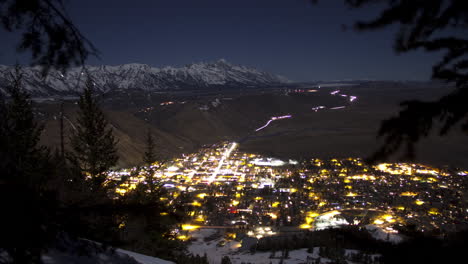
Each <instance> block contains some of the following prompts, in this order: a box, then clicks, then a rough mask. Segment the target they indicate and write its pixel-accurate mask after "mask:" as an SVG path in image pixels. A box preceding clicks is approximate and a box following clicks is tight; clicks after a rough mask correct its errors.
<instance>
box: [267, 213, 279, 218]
mask: <svg viewBox="0 0 468 264" xmlns="http://www.w3.org/2000/svg"><path fill="white" fill-rule="evenodd" d="M267 215H269V216H270V217H271V219H277V218H278V216H277V215H276V214H274V213H268V214H267Z"/></svg>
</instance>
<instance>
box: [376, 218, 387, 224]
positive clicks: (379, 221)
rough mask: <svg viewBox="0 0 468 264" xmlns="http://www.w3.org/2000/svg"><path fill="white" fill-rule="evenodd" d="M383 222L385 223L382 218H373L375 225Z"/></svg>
mask: <svg viewBox="0 0 468 264" xmlns="http://www.w3.org/2000/svg"><path fill="white" fill-rule="evenodd" d="M383 223H385V222H384V221H383V220H381V219H376V220H374V224H376V225H381V224H383Z"/></svg>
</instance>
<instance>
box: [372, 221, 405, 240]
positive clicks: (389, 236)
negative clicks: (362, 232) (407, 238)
mask: <svg viewBox="0 0 468 264" xmlns="http://www.w3.org/2000/svg"><path fill="white" fill-rule="evenodd" d="M366 230H367V231H368V232H369V233H370V234H371V235H372V237H373V238H375V239H377V240H382V241H386V242H390V243H393V244H398V243H400V242H402V241H403V237H401V235H399V234H396V233H387V232H385V231H384V230H383V229H382V228H380V227H378V226H376V225H367V226H366Z"/></svg>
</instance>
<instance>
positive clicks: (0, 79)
mask: <svg viewBox="0 0 468 264" xmlns="http://www.w3.org/2000/svg"><path fill="white" fill-rule="evenodd" d="M12 71H14V67H12V66H4V65H0V92H4V88H5V85H6V84H7V83H8V78H9V76H10V73H11V72H12ZM22 71H23V83H24V86H25V88H26V89H27V90H28V91H29V92H30V93H31V94H32V95H33V96H57V95H76V94H77V93H79V92H80V91H81V90H82V88H83V87H84V83H85V80H86V74H85V73H86V72H87V73H88V74H89V75H90V76H91V77H92V79H93V81H94V82H95V85H96V87H97V89H99V90H100V91H102V92H109V91H112V90H119V89H141V90H147V91H162V90H183V89H202V88H210V87H226V88H230V87H232V88H234V87H239V86H242V87H267V86H275V85H281V84H285V83H288V82H289V81H288V80H287V79H286V78H284V77H282V76H277V75H274V74H271V73H268V72H264V71H260V70H257V69H254V68H249V67H246V66H239V65H233V64H230V63H228V62H226V61H225V60H223V59H221V60H218V61H216V62H208V63H206V62H202V63H196V64H190V65H187V66H184V67H180V68H174V67H164V68H155V67H151V66H149V65H146V64H137V63H133V64H123V65H118V66H86V67H84V68H83V67H78V68H71V69H69V70H68V71H67V72H66V73H61V72H60V71H56V70H51V71H50V72H49V74H48V75H47V77H46V78H45V79H44V78H43V77H42V76H41V68H40V67H24V68H22Z"/></svg>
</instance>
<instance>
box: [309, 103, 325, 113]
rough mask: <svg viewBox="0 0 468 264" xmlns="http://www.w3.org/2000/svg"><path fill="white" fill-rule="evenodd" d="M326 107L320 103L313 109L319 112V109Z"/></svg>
mask: <svg viewBox="0 0 468 264" xmlns="http://www.w3.org/2000/svg"><path fill="white" fill-rule="evenodd" d="M324 108H325V106H323V105H320V106H316V107H312V110H313V111H315V112H318V110H320V109H324Z"/></svg>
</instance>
